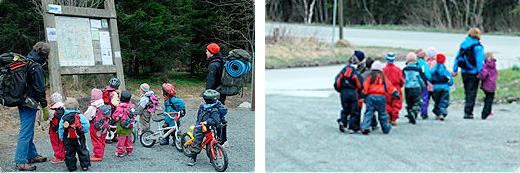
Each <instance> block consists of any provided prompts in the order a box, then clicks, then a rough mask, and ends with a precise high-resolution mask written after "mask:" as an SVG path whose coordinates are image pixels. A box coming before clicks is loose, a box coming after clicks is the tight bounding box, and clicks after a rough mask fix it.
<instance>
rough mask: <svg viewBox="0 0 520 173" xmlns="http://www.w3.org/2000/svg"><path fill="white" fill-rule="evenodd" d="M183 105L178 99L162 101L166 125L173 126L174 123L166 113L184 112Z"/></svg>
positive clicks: (172, 98) (171, 98)
mask: <svg viewBox="0 0 520 173" xmlns="http://www.w3.org/2000/svg"><path fill="white" fill-rule="evenodd" d="M184 109H186V108H185V103H184V101H182V100H181V99H180V98H178V97H173V96H172V97H170V98H169V99H168V100H165V101H164V112H165V114H164V122H166V123H168V125H170V126H173V125H174V123H175V122H174V121H173V119H171V118H170V117H169V116H168V115H167V114H166V113H168V112H170V113H171V112H179V111H181V110H184Z"/></svg>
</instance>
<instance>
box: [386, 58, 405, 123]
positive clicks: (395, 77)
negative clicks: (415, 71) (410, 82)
mask: <svg viewBox="0 0 520 173" xmlns="http://www.w3.org/2000/svg"><path fill="white" fill-rule="evenodd" d="M386 61H387V62H388V63H386V67H385V68H383V74H385V76H386V77H387V78H388V80H389V81H390V82H391V83H392V85H393V86H394V87H395V89H397V91H398V92H399V99H396V98H392V97H390V95H388V94H387V95H386V96H385V97H386V112H388V115H389V116H388V119H389V120H390V124H392V125H394V126H395V125H397V122H396V120H397V118H399V111H400V110H401V108H402V107H403V99H402V98H403V91H402V88H403V86H404V77H403V71H401V69H400V68H399V67H397V66H395V65H394V61H395V53H394V52H389V53H388V54H387V55H386Z"/></svg>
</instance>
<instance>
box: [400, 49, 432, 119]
mask: <svg viewBox="0 0 520 173" xmlns="http://www.w3.org/2000/svg"><path fill="white" fill-rule="evenodd" d="M403 76H404V79H405V83H404V93H405V96H406V111H407V113H408V114H407V115H406V117H407V118H408V122H409V123H412V124H415V123H416V121H415V120H416V119H417V115H418V114H419V113H420V112H421V106H422V101H421V90H422V89H423V88H425V87H426V82H428V80H427V78H426V76H425V75H424V73H423V72H422V70H421V66H420V65H419V63H417V56H416V54H415V53H413V52H410V53H408V55H406V67H405V68H404V69H403Z"/></svg>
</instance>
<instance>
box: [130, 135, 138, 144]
mask: <svg viewBox="0 0 520 173" xmlns="http://www.w3.org/2000/svg"><path fill="white" fill-rule="evenodd" d="M130 139H132V143H134V144H135V141H137V134H136V133H135V132H132V134H131V136H130Z"/></svg>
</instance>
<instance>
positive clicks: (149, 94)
mask: <svg viewBox="0 0 520 173" xmlns="http://www.w3.org/2000/svg"><path fill="white" fill-rule="evenodd" d="M153 94H154V93H153V91H148V92H146V93H144V94H141V97H143V96H146V97H150V96H152V95H153Z"/></svg>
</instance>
